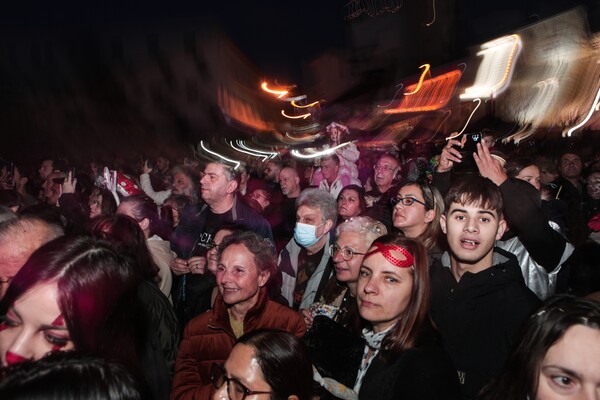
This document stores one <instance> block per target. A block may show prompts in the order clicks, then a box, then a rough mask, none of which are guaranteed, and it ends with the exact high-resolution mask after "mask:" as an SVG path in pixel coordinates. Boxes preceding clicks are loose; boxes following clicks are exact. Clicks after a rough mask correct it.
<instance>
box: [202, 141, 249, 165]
mask: <svg viewBox="0 0 600 400" xmlns="http://www.w3.org/2000/svg"><path fill="white" fill-rule="evenodd" d="M200 147H202V149H203V150H204V151H206V152H207V153H208V154H212V155H213V156H215V157H218V158H220V159H221V160H223V161H227V162H229V163H232V164H234V165H235V167H234V168H233V169H238V168H239V167H240V164H241V162H239V161H236V160H232V159H231V158H227V157H225V156H224V155H221V154H219V153H217V152H214V151H211V150H209V149H208V148H207V147H206V146H204V142H203V141H202V140H201V141H200Z"/></svg>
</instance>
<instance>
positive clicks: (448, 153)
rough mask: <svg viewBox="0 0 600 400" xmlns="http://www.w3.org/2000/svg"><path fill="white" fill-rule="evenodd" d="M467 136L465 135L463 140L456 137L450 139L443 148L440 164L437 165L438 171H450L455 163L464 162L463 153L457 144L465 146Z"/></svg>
mask: <svg viewBox="0 0 600 400" xmlns="http://www.w3.org/2000/svg"><path fill="white" fill-rule="evenodd" d="M465 138H466V136H463V140H462V141H459V140H456V139H450V140H448V143H446V146H444V148H443V149H442V154H441V156H440V164H439V165H438V167H437V172H448V171H450V170H451V169H452V167H453V166H454V163H459V164H460V163H461V162H462V155H461V154H460V151H459V150H458V149H457V148H456V146H460V147H463V145H464V142H465Z"/></svg>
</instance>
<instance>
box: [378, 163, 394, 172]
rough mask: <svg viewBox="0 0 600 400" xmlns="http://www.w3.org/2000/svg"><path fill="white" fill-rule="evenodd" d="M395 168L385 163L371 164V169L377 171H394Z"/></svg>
mask: <svg viewBox="0 0 600 400" xmlns="http://www.w3.org/2000/svg"><path fill="white" fill-rule="evenodd" d="M395 169H396V168H391V167H389V166H387V165H379V164H375V165H373V171H375V172H377V171H379V170H383V171H384V172H394V170H395Z"/></svg>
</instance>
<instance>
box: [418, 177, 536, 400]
mask: <svg viewBox="0 0 600 400" xmlns="http://www.w3.org/2000/svg"><path fill="white" fill-rule="evenodd" d="M445 206H446V211H445V214H444V215H442V217H441V218H440V223H441V226H442V230H443V232H444V233H445V234H446V236H447V239H448V246H449V249H450V250H449V251H448V252H446V253H444V255H443V257H442V259H441V260H439V261H438V262H435V263H434V264H433V265H432V266H431V270H430V274H431V283H432V288H431V290H432V299H431V314H432V318H433V320H434V321H435V323H436V325H437V327H438V328H439V330H440V332H441V334H442V337H443V338H444V344H445V346H446V349H447V350H448V353H449V354H450V356H451V357H452V360H453V362H454V365H455V366H456V368H457V370H458V374H459V378H460V382H461V384H462V390H463V397H464V398H466V399H470V398H473V397H475V396H476V395H477V393H478V392H479V390H480V389H481V388H482V387H483V386H484V385H485V384H487V383H488V382H489V381H490V380H491V379H493V378H494V377H495V376H497V375H498V374H499V373H500V371H501V370H502V367H503V365H504V363H505V361H506V359H507V357H508V355H509V354H510V351H511V345H512V343H513V341H514V340H515V339H516V335H517V333H518V332H519V329H520V327H521V325H522V323H523V322H524V321H525V319H526V318H527V317H528V315H529V314H530V312H531V311H532V310H533V309H534V308H535V307H536V306H537V305H538V303H539V300H538V299H537V297H536V295H535V294H534V293H533V292H532V291H531V290H529V289H528V288H527V287H526V286H525V282H524V280H523V276H522V274H521V269H520V267H519V264H518V261H517V259H516V257H515V256H514V255H513V254H512V253H508V252H506V251H503V250H502V249H499V248H494V243H495V241H496V240H498V239H500V238H501V237H502V235H503V234H504V231H505V229H506V222H505V221H504V218H503V215H502V208H503V200H502V194H501V192H500V189H499V188H498V187H497V186H496V185H495V184H494V183H493V182H492V181H490V180H489V179H486V178H482V177H479V176H474V175H472V176H465V177H461V178H460V179H458V180H457V181H456V182H455V183H454V184H453V185H452V187H450V190H449V191H448V193H447V195H446V197H445Z"/></svg>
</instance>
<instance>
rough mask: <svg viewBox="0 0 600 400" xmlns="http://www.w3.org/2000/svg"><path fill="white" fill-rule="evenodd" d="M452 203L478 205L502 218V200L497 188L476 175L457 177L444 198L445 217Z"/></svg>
mask: <svg viewBox="0 0 600 400" xmlns="http://www.w3.org/2000/svg"><path fill="white" fill-rule="evenodd" d="M452 203H458V204H463V205H465V204H478V205H480V206H482V207H484V208H486V209H489V210H494V211H496V212H497V213H498V217H501V216H502V210H503V208H504V200H503V199H502V193H501V192H500V189H499V188H498V186H496V184H494V182H492V181H491V180H489V179H487V178H484V177H481V176H477V175H464V176H460V177H457V179H456V180H455V181H454V182H453V183H452V186H450V189H449V190H448V193H446V196H445V197H444V205H445V209H446V211H445V213H446V215H447V214H448V211H449V210H450V206H451V205H452Z"/></svg>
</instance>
